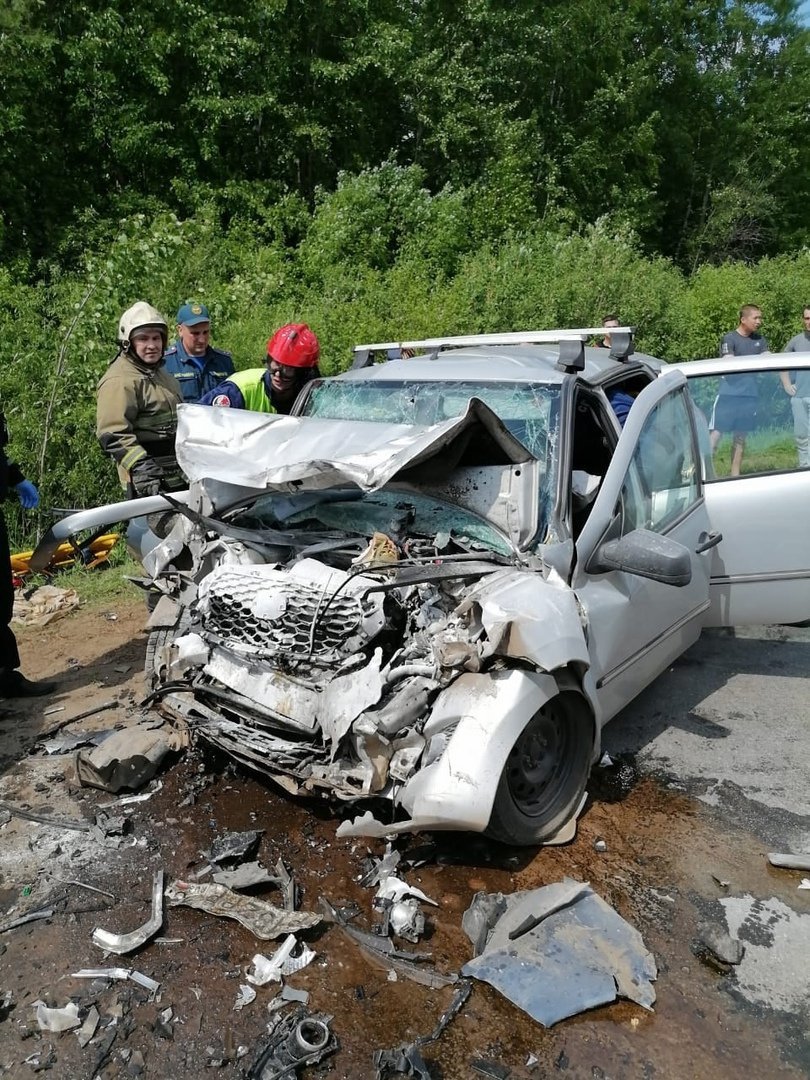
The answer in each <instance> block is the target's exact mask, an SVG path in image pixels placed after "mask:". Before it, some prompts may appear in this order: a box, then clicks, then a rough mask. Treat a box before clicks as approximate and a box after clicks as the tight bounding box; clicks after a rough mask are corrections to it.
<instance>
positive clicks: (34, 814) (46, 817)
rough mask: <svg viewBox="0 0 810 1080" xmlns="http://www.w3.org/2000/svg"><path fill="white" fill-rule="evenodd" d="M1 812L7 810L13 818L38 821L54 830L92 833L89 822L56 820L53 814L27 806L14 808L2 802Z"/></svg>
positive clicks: (0, 803)
mask: <svg viewBox="0 0 810 1080" xmlns="http://www.w3.org/2000/svg"><path fill="white" fill-rule="evenodd" d="M0 810H7V811H8V812H9V814H11V816H12V817H18V818H25V820H26V821H36V822H38V824H40V825H49V826H50V827H51V828H52V829H75V830H76V831H77V832H89V831H90V822H89V821H75V820H70V819H68V818H55V817H53V816H52V815H51V814H44V813H42V812H40V811H39V810H29V809H28V807H25V806H14V805H13V803H8V802H0Z"/></svg>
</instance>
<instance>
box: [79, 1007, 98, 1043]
mask: <svg viewBox="0 0 810 1080" xmlns="http://www.w3.org/2000/svg"><path fill="white" fill-rule="evenodd" d="M99 1020H100V1017H99V1014H98V1009H97V1008H96V1007H95V1005H91V1006H90V1011H89V1012H88V1014H87V1016H86V1017H85V1018H84V1023H83V1024H82V1026H81V1027H80V1028H79V1030H78V1031H77V1032H76V1038H77V1039H78V1040H79V1046H80V1047H81V1048H82V1050H84V1048H85V1046H87V1044H88V1043H89V1042H90V1040H91V1039H92V1038H93V1036H94V1035H95V1033H96V1028H97V1027H98V1022H99Z"/></svg>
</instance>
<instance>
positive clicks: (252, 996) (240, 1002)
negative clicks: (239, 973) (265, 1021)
mask: <svg viewBox="0 0 810 1080" xmlns="http://www.w3.org/2000/svg"><path fill="white" fill-rule="evenodd" d="M255 1000H256V991H255V990H254V989H253V987H252V986H248V985H247V983H242V985H241V986H240V987H239V993H238V994H237V995H236V1001H235V1002H234V1006H233V1007H234V1009H235V1011H236V1012H241V1011H242V1009H244V1007H245V1005H250V1003H251V1002H252V1001H255Z"/></svg>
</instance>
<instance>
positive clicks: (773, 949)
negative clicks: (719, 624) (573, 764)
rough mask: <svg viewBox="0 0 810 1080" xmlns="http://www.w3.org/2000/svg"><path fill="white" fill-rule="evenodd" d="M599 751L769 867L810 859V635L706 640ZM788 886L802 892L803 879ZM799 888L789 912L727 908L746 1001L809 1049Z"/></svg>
mask: <svg viewBox="0 0 810 1080" xmlns="http://www.w3.org/2000/svg"><path fill="white" fill-rule="evenodd" d="M604 747H605V749H606V750H607V751H608V752H609V753H632V754H634V755H636V762H637V765H638V766H639V768H640V771H641V772H642V774H646V775H652V776H655V777H657V778H658V779H659V780H660V779H663V780H664V782H665V783H666V784H667V786H669V787H670V788H675V789H681V790H684V791H685V792H687V793H688V794H690V795H692V796H695V797H697V798H698V799H700V800H701V801H702V802H704V803H707V804H708V805H709V806H711V807H713V808H714V811H715V814H716V817H717V819H718V824H719V825H721V826H722V825H725V826H727V827H728V828H734V829H738V830H739V829H743V830H745V831H746V832H748V833H750V834H752V835H753V836H754V837H758V838H759V839H760V840H761V841H762V851H763V857H764V854H765V853H766V852H768V851H778V852H808V853H810V628H808V627H783V626H772V627H740V628H737V629H735V630H713V631H708V632H706V633H704V634H703V636H702V638H701V639H700V641H698V642H697V644H696V645H694V646H693V647H692V649H690V650H689V652H688V653H687V654H686V655H685V656H684V657H682V658H681V659H680V660H679V661H678V662H677V663H676V664H675V665H674V666H673V667H672V668H671V669H670V670H669V671H668V672H667V673H666V674H665V675H664V676H662V677H661V678H659V679H658V680H657V681H656V682H655V683H654V684H653V685H652V686H651V687H649V688H648V689H647V690H646V691H645V692H644V693H643V694H642V695H641V696H640V697H639V698H638V699H637V700H636V701H635V702H634V703H633V704H632V705H631V706H630V707H628V708H627V709H625V710H624V711H623V712H622V713H621V714H620V715H619V716H618V717H616V719H615V720H614V721H613V722H612V723H611V724H609V725H608V726H607V728H606V729H605V732H604ZM740 871H741V872H740V877H741V879H742V880H744V879H745V876H746V875H745V873H744V869H743V868H740ZM779 876H780V872H779V871H775V872H774V878H778V877H779ZM782 876H784V875H782ZM792 877H793V881H794V882H795V883H796V886H797V885H798V883H799V881H800V878H801V877H802V875H800V874H798V873H795V872H794V873H793V875H792ZM793 887H794V888H795V892H794V893H793V897H792V899H791V900H790V901H789V902H788V903H785V902H784V900H783V899H779V898H777V897H775V896H768V895H765V894H763V893H762V891H761V890H760V891H759V892H758V891H757V890H755V889H754V890H750V891H749V890H747V889H746V888H742V889H734V888H733V885H732V887H731V889H730V895H728V896H726V897H724V898H723V899H722V900H721V901H720V907H721V908H722V915H723V916H724V918H725V923H726V926H727V928H728V930H729V932H730V933H731V934H732V935H733V936H734V937H739V938H740V940H742V941H743V942H744V943H745V946H746V953H745V956H744V958H743V961H742V963H741V964H740V966H739V968H738V969H737V972H736V976H737V978H736V989H737V992H738V993H739V995H740V996H741V997H742V998H743V999H745V1001H747V1002H748V1003H750V1004H751V1005H752V1006H754V1007H757V1008H763V1007H764V1008H766V1009H769V1010H771V1011H773V1012H777V1013H781V1014H782V1016H783V1017H784V1019H785V1020H786V1021H787V1023H788V1024H790V1025H791V1026H792V1027H793V1028H794V1029H795V1031H796V1032H797V1034H798V1037H799V1039H800V1040H801V1039H802V1037H803V1038H804V1039H808V1040H810V1032H809V1031H808V1030H807V1029H808V1028H810V1021H809V1020H808V1017H810V990H809V989H808V981H807V957H808V956H810V891H804V890H801V889H800V888H798V887H795V886H793ZM710 915H713V916H715V917H717V916H718V915H719V912H718V911H717V909H716V907H715V910H714V912H710Z"/></svg>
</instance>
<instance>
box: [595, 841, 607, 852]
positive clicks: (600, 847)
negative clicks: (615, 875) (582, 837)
mask: <svg viewBox="0 0 810 1080" xmlns="http://www.w3.org/2000/svg"><path fill="white" fill-rule="evenodd" d="M593 850H594V851H598V852H599V854H600V855H603V854H604V853H605V852H606V851H607V841H606V840H601V839H600V840H594V842H593Z"/></svg>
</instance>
